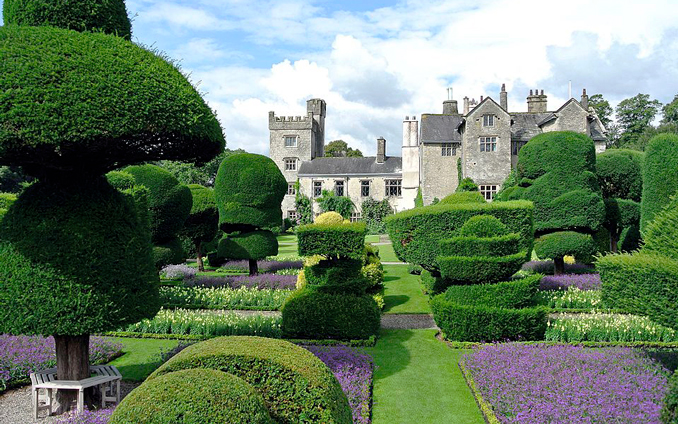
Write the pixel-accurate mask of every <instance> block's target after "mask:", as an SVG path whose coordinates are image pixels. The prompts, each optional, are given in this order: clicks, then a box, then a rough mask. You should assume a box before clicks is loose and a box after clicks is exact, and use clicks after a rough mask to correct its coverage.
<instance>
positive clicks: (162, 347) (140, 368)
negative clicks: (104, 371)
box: [110, 337, 179, 381]
mask: <svg viewBox="0 0 678 424" xmlns="http://www.w3.org/2000/svg"><path fill="white" fill-rule="evenodd" d="M111 339H112V340H115V341H116V342H120V343H122V344H123V345H125V347H124V348H123V349H122V351H123V352H124V354H123V355H122V356H121V357H119V358H117V359H115V360H113V362H111V363H110V364H111V365H115V366H116V367H117V368H118V370H120V373H121V374H122V378H123V380H132V381H144V380H145V379H146V377H148V375H149V374H151V373H152V372H153V371H155V369H156V368H158V367H159V366H160V365H161V364H160V354H161V353H162V352H164V351H167V350H169V349H171V348H173V347H175V346H176V345H177V344H179V342H178V341H177V340H158V339H133V338H121V337H112V338H111Z"/></svg>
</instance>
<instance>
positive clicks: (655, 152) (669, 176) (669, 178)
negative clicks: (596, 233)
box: [640, 134, 678, 233]
mask: <svg viewBox="0 0 678 424" xmlns="http://www.w3.org/2000/svg"><path fill="white" fill-rule="evenodd" d="M676 169H678V135H676V134H659V135H657V136H655V137H653V138H652V140H650V144H648V146H647V149H645V165H644V167H643V198H642V201H641V205H640V230H641V232H642V233H644V232H645V229H646V228H647V225H648V224H649V223H650V221H652V220H653V219H654V217H655V215H657V214H658V213H659V212H660V211H661V210H662V209H663V208H664V206H666V205H667V204H668V203H669V201H670V199H671V196H674V195H676V194H677V193H678V172H676Z"/></svg>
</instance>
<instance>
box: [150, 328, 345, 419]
mask: <svg viewBox="0 0 678 424" xmlns="http://www.w3.org/2000/svg"><path fill="white" fill-rule="evenodd" d="M193 368H207V369H213V370H219V371H224V372H227V373H229V374H233V375H235V376H237V377H240V378H241V379H243V380H244V381H245V382H247V383H248V384H250V385H251V386H253V387H254V389H255V390H256V391H258V392H259V393H260V394H261V396H262V397H263V398H264V402H265V403H266V405H267V408H268V410H269V413H270V414H271V417H272V418H273V419H274V420H275V421H276V422H280V423H297V422H302V423H316V422H326V423H342V424H349V423H352V418H351V409H350V407H349V405H348V400H347V399H346V395H345V394H344V393H343V391H342V390H341V386H340V385H339V383H338V382H337V380H336V378H335V377H334V375H332V372H331V371H330V370H329V369H328V368H327V366H326V365H325V364H323V363H322V362H321V361H320V360H319V359H318V358H316V357H315V356H314V355H313V354H312V353H311V352H309V351H307V350H305V349H303V348H301V347H299V346H295V345H294V344H292V343H289V342H285V341H282V340H273V339H264V338H259V337H222V338H216V339H212V340H207V341H204V342H201V343H197V344H195V345H192V346H189V347H187V348H186V349H184V350H183V351H182V352H180V353H179V354H177V355H176V356H174V357H173V358H172V359H170V360H169V361H167V362H166V363H165V364H164V365H162V366H161V367H160V368H158V369H157V370H156V371H155V372H154V373H153V374H151V375H150V376H149V377H148V379H147V383H148V382H151V381H153V380H154V379H156V378H159V377H160V376H162V375H165V374H168V373H172V372H175V371H178V370H182V369H193ZM144 384H146V383H144Z"/></svg>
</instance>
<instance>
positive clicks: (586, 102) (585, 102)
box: [580, 89, 589, 110]
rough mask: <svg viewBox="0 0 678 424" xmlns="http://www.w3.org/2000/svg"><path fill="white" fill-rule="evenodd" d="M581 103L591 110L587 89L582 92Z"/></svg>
mask: <svg viewBox="0 0 678 424" xmlns="http://www.w3.org/2000/svg"><path fill="white" fill-rule="evenodd" d="M580 103H581V105H582V107H583V108H584V109H586V110H589V96H588V94H586V89H584V90H583V91H582V93H581V102H580Z"/></svg>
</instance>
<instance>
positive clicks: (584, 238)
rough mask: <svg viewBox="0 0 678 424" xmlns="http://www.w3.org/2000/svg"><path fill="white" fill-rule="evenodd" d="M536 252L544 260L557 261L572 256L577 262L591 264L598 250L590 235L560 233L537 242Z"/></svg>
mask: <svg viewBox="0 0 678 424" xmlns="http://www.w3.org/2000/svg"><path fill="white" fill-rule="evenodd" d="M534 250H535V252H536V253H537V256H539V257H540V258H542V259H556V258H559V257H561V258H562V257H563V256H566V255H572V256H574V257H575V259H576V260H577V262H583V263H591V262H592V261H593V255H594V254H595V253H596V250H597V249H596V244H595V243H594V241H593V238H592V237H591V236H590V235H589V234H582V233H577V232H574V231H559V232H555V233H550V234H546V235H543V236H541V237H539V238H538V239H537V240H535V242H534Z"/></svg>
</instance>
